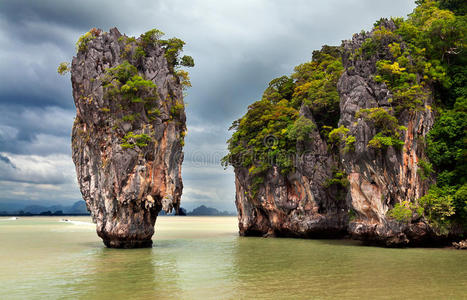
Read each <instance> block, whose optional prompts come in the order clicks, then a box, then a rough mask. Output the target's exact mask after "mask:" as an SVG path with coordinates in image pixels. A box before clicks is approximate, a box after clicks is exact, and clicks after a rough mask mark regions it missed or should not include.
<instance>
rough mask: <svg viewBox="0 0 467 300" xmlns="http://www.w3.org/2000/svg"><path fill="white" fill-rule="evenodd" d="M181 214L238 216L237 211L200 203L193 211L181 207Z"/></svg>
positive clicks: (161, 214)
mask: <svg viewBox="0 0 467 300" xmlns="http://www.w3.org/2000/svg"><path fill="white" fill-rule="evenodd" d="M173 215H174V214H173V213H172V214H166V213H165V212H164V211H161V212H160V213H159V216H173ZM179 215H180V216H236V215H237V214H236V213H235V212H229V211H226V210H224V211H220V210H218V209H216V208H213V207H208V206H206V205H200V206H198V207H196V208H194V209H193V210H192V211H190V212H187V211H186V209H184V208H183V207H180V213H179Z"/></svg>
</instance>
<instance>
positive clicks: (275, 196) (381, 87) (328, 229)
mask: <svg viewBox="0 0 467 300" xmlns="http://www.w3.org/2000/svg"><path fill="white" fill-rule="evenodd" d="M391 26H394V24H391V23H390V22H388V24H386V27H388V28H391ZM371 35H372V33H365V34H364V33H362V34H356V35H354V37H353V39H352V40H349V41H344V42H343V45H342V48H343V54H342V58H343V64H344V67H345V71H344V73H343V74H342V76H341V78H340V80H339V82H338V86H337V88H338V92H339V95H340V119H339V125H344V126H345V127H347V128H349V129H350V131H349V134H351V135H353V136H355V138H356V141H355V144H354V145H355V150H354V151H350V152H347V153H346V152H345V151H337V152H331V151H329V148H328V146H327V145H326V141H325V140H324V139H323V138H322V137H321V136H320V134H319V132H318V131H316V130H315V131H314V132H313V133H312V134H311V142H308V143H306V144H298V145H297V152H298V153H300V155H299V156H298V157H297V159H296V172H295V173H293V174H288V176H284V175H281V174H280V172H278V170H277V169H274V170H271V171H269V173H268V175H267V177H266V179H265V181H264V183H263V184H261V185H260V187H259V191H258V192H257V193H256V197H251V194H252V193H251V182H252V178H251V177H250V176H249V174H248V170H247V169H246V168H242V167H235V175H236V179H235V183H236V205H237V209H238V213H239V216H238V218H239V230H240V234H241V235H266V236H269V235H277V236H295V237H333V236H339V235H340V236H346V235H348V236H351V237H352V238H355V239H361V240H365V241H370V242H375V243H379V244H384V245H387V246H401V245H407V244H410V245H421V244H427V243H434V242H439V240H440V239H442V238H445V236H444V237H441V236H439V235H437V234H435V233H434V231H433V229H432V228H431V227H430V226H429V225H428V223H427V222H426V221H424V220H423V218H421V217H420V218H418V219H417V218H415V220H413V221H412V222H411V223H409V224H405V223H401V222H397V221H395V220H393V219H391V218H389V217H388V216H387V212H388V210H389V209H390V208H392V207H394V205H395V203H399V202H401V201H402V200H409V201H411V202H414V201H416V199H418V198H419V197H421V196H423V195H424V194H425V193H426V191H427V189H428V182H424V181H422V180H421V178H420V175H419V174H418V172H417V169H418V166H417V162H418V160H419V158H421V157H422V156H423V155H424V145H423V142H422V141H423V137H424V136H425V135H426V134H427V133H428V131H429V130H430V128H431V127H432V125H433V122H434V115H433V113H432V111H431V110H430V109H429V105H430V104H431V103H430V102H431V99H428V100H427V101H426V103H425V108H424V109H421V110H414V111H412V112H404V113H403V114H402V115H401V116H400V117H399V123H400V125H404V126H406V127H407V131H405V133H404V136H403V137H402V139H403V140H404V145H403V147H401V149H396V148H393V147H389V148H388V149H384V150H381V149H380V150H374V149H372V148H370V147H368V146H367V145H368V142H369V140H370V139H371V138H372V137H373V136H374V135H375V134H376V128H375V127H374V125H372V124H371V123H370V122H366V121H365V120H364V119H363V118H356V116H355V115H356V113H357V112H358V111H359V110H360V109H365V108H374V107H386V108H387V107H390V106H391V104H390V101H388V100H389V98H391V97H392V95H391V92H390V91H389V90H388V88H387V87H386V85H385V84H384V83H377V82H375V81H374V80H373V79H372V77H373V75H375V72H376V61H377V60H378V59H385V58H386V57H385V56H386V55H387V56H388V57H389V55H390V53H389V50H388V52H387V53H386V54H385V53H380V54H379V55H380V57H376V56H373V57H371V58H370V59H367V60H350V59H349V55H350V53H352V52H353V51H354V50H356V49H358V48H360V46H361V44H362V43H363V42H364V41H365V39H366V38H368V37H369V36H371ZM386 59H387V58H386ZM301 115H302V116H305V117H307V118H308V119H310V120H313V116H312V115H311V114H310V112H309V111H308V110H307V109H306V108H305V107H302V109H301ZM342 147H343V146H342ZM341 150H342V149H341ZM333 167H334V168H338V169H340V170H344V171H345V173H346V174H347V179H348V181H349V185H348V188H347V189H344V190H343V189H342V188H341V189H339V188H338V187H336V186H334V187H333V186H328V185H326V184H325V183H326V179H328V178H331V176H332V171H331V169H332V168H333Z"/></svg>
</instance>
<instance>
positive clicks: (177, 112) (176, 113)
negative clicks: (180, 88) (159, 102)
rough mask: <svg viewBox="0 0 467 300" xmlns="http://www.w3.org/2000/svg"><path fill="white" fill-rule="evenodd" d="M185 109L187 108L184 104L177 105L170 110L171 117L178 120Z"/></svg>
mask: <svg viewBox="0 0 467 300" xmlns="http://www.w3.org/2000/svg"><path fill="white" fill-rule="evenodd" d="M184 108H185V106H184V105H183V104H182V103H177V104H175V105H174V106H172V107H171V108H170V115H171V116H172V118H177V117H179V116H180V114H181V112H182V111H183V109H184Z"/></svg>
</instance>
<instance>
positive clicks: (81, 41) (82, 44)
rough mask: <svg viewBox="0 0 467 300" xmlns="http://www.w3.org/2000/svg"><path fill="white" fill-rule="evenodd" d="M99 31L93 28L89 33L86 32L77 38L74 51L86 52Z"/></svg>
mask: <svg viewBox="0 0 467 300" xmlns="http://www.w3.org/2000/svg"><path fill="white" fill-rule="evenodd" d="M99 33H100V31H98V30H96V29H95V28H93V29H91V30H90V31H88V32H86V33H85V34H83V35H82V36H80V37H79V38H78V41H77V42H76V50H77V51H78V52H80V51H86V50H87V49H88V43H89V42H90V41H92V40H93V39H95V38H96V37H97V36H98V35H99Z"/></svg>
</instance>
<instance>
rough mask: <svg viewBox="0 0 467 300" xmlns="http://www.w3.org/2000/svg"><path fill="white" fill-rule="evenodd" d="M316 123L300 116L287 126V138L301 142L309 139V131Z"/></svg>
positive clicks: (314, 127)
mask: <svg viewBox="0 0 467 300" xmlns="http://www.w3.org/2000/svg"><path fill="white" fill-rule="evenodd" d="M314 129H316V125H315V124H314V123H313V121H311V120H310V119H307V118H305V117H303V116H300V117H299V118H298V119H297V120H295V122H294V123H293V124H290V125H289V126H288V127H287V129H286V130H287V138H288V139H289V140H291V141H297V142H303V141H307V140H309V139H310V134H311V132H312V131H313V130H314Z"/></svg>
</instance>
